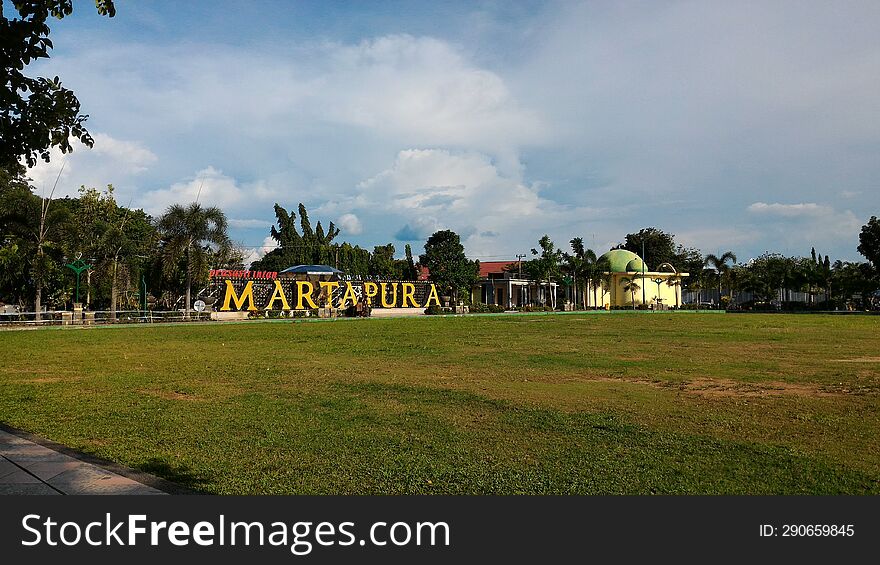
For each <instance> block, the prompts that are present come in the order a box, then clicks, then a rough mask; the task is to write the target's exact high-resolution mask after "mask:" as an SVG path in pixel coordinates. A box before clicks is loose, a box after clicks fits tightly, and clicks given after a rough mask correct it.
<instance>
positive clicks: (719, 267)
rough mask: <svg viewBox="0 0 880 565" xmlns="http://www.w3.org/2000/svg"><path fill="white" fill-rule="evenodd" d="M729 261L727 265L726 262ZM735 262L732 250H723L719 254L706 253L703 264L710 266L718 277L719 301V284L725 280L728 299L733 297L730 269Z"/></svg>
mask: <svg viewBox="0 0 880 565" xmlns="http://www.w3.org/2000/svg"><path fill="white" fill-rule="evenodd" d="M728 262H729V263H730V265H728V264H727V263H728ZM735 264H736V255H735V254H734V253H733V252H732V251H725V252H724V253H722V254H721V255H720V256H719V255H714V254H711V253H710V254H709V255H706V261H705V263H704V266H706V267H709V268H711V269H712V270H713V271H715V274H716V276H717V277H718V301H719V302H720V301H721V285H722V284H723V283H725V282H727V283H728V285H727V290H728V292H730V295H729V297H730V300H732V299H733V290H732V289H731V288H730V281H729V275H730V269H731V267H732V266H733V265H735Z"/></svg>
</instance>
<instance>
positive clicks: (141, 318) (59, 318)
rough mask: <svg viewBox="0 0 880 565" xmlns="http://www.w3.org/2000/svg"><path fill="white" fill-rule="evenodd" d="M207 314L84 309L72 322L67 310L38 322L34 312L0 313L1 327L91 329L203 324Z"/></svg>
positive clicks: (44, 314)
mask: <svg viewBox="0 0 880 565" xmlns="http://www.w3.org/2000/svg"><path fill="white" fill-rule="evenodd" d="M210 318H211V315H210V312H196V311H195V310H190V316H189V318H187V317H186V314H185V312H184V311H183V310H146V311H144V310H117V311H116V319H115V320H114V319H113V315H112V313H111V312H110V311H109V310H84V311H83V313H82V318H80V319H79V320H75V319H74V317H73V312H71V311H70V310H47V311H43V312H41V315H40V319H39V320H37V313H36V312H9V311H6V312H0V326H7V327H9V326H18V327H27V326H67V325H71V326H92V325H110V324H151V323H159V322H200V321H201V322H204V321H207V320H210Z"/></svg>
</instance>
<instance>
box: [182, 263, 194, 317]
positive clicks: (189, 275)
mask: <svg viewBox="0 0 880 565" xmlns="http://www.w3.org/2000/svg"><path fill="white" fill-rule="evenodd" d="M191 292H192V269H191V268H190V264H189V248H187V250H186V305H185V306H184V315H183V317H184V318H185V319H187V320H189V300H190V294H191Z"/></svg>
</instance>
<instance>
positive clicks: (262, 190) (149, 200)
mask: <svg viewBox="0 0 880 565" xmlns="http://www.w3.org/2000/svg"><path fill="white" fill-rule="evenodd" d="M275 196H277V195H276V193H275V191H273V190H271V189H269V188H268V187H267V186H266V184H265V183H264V182H257V183H252V184H247V185H241V184H239V183H238V181H237V180H236V179H235V178H233V177H231V176H228V175H226V174H224V173H223V171H221V170H219V169H216V168H214V167H213V166H209V167H206V168H204V169H202V170H200V171H197V172H196V174H195V176H193V177H191V178H190V179H188V180H186V181H183V182H176V183H174V184H172V185H171V186H169V187H168V188H161V189H156V190H150V191H147V192H146V193H144V194H143V196H142V197H141V199H140V200H139V202H138V205H140V206H142V207H143V209H144V210H146V211H147V212H149V213H150V214H161V213H162V212H164V211H165V209H166V208H168V206H170V205H171V204H186V203H189V202H196V201H198V202H199V203H200V204H202V205H204V206H217V207H219V208H220V209H222V210H224V211H226V212H227V213H229V212H231V211H235V210H237V209H239V208H245V209H249V208H250V207H251V206H253V205H254V204H255V203H258V202H264V203H265V202H270V201H271V200H272V199H273V198H274V197H275ZM266 224H268V225H271V224H270V223H268V222H266V223H264V224H263V225H266ZM241 227H244V226H241ZM248 227H254V226H248Z"/></svg>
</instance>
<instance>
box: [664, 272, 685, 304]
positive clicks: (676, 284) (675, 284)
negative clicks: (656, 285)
mask: <svg viewBox="0 0 880 565" xmlns="http://www.w3.org/2000/svg"><path fill="white" fill-rule="evenodd" d="M666 286H668V287H669V288H671V289H672V293H673V294H674V295H675V309H676V310H678V307H679V303H678V292H679V291H678V289H679V288H680V287H681V277H680V276H678V275H677V274H675V275H672V276H671V277H669V278H667V279H666Z"/></svg>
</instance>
